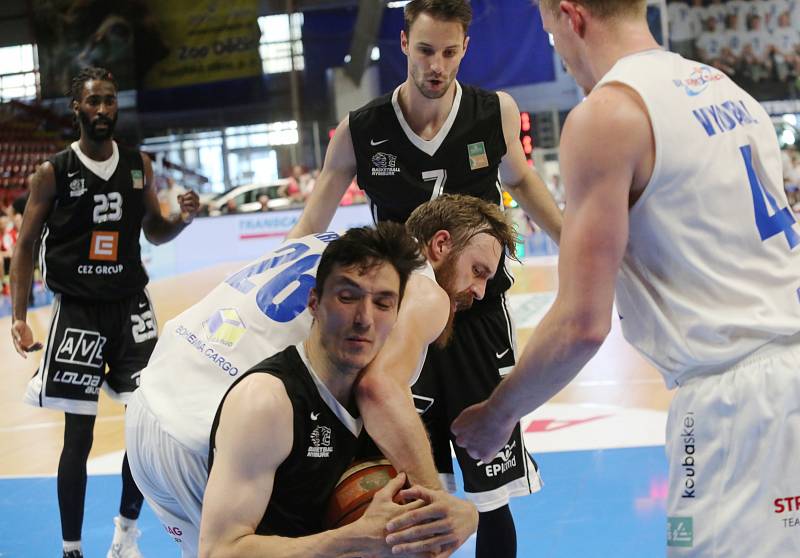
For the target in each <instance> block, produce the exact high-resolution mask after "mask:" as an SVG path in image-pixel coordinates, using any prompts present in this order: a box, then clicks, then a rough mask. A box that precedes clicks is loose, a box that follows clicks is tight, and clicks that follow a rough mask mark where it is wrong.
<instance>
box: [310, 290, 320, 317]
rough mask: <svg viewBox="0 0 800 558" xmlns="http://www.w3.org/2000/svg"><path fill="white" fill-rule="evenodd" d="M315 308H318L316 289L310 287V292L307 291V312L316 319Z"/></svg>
mask: <svg viewBox="0 0 800 558" xmlns="http://www.w3.org/2000/svg"><path fill="white" fill-rule="evenodd" d="M317 308H319V294H318V293H317V288H316V287H312V288H311V290H310V291H308V311H309V312H311V315H312V316H314V317H315V318H316V317H317Z"/></svg>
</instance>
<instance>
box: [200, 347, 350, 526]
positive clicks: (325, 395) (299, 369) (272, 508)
mask: <svg viewBox="0 0 800 558" xmlns="http://www.w3.org/2000/svg"><path fill="white" fill-rule="evenodd" d="M250 374H271V375H273V376H275V377H276V378H278V379H280V380H281V381H282V382H283V385H284V387H285V388H286V393H287V394H288V395H289V399H290V401H291V402H292V411H293V424H294V426H293V430H294V435H293V442H292V450H291V452H290V453H289V456H288V457H287V458H286V460H285V461H284V462H283V463H281V465H280V466H279V467H278V469H277V471H276V472H275V481H274V483H273V487H272V496H271V497H270V501H269V504H268V505H267V509H266V511H265V512H264V515H263V517H262V518H261V521H260V522H259V524H258V528H257V529H256V533H257V534H259V535H280V536H284V537H301V536H305V535H311V534H314V533H319V532H321V531H322V530H323V527H322V519H323V517H324V513H325V510H326V506H327V503H328V499H329V498H330V496H331V494H333V490H334V488H335V487H336V483H337V482H338V481H339V478H340V477H341V476H342V474H343V473H344V472H345V471H346V470H347V468H348V466H349V465H350V464H351V463H352V461H353V457H354V456H355V455H356V451H357V449H358V435H359V433H360V431H361V421H360V420H357V419H353V418H352V417H351V416H350V415H349V414H348V413H347V411H346V410H344V408H343V407H342V406H341V405H340V404H339V403H338V402H337V401H336V399H335V398H334V397H333V395H331V393H330V392H329V391H328V390H327V388H325V386H324V384H322V383H321V382H320V383H319V386H318V384H317V383H316V381H315V379H314V378H313V377H312V375H311V373H310V372H309V370H308V368H307V367H306V365H305V363H304V362H303V360H302V359H301V358H300V355H299V354H298V352H297V349H296V348H295V347H294V346H292V347H288V348H286V349H284V350H283V351H281V352H280V353H277V354H276V355H274V356H272V357H270V358H268V359H266V360H264V361H262V362H261V363H259V364H257V365H256V366H254V367H253V368H251V369H250V370H248V371H247V372H246V373H245V374H244V375H242V377H241V378H239V379H238V380H236V382H234V383H233V385H231V387H230V388H229V389H228V393H230V390H231V389H233V388H234V387H235V386H236V385H237V384H238V383H239V382H241V381H242V379H244V378H246V377H247V376H249V375H250ZM228 393H226V394H225V397H224V398H223V399H222V402H221V403H220V405H219V408H218V409H217V415H216V417H215V418H214V424H213V426H212V427H211V445H210V453H209V459H208V463H209V471H210V470H211V467H212V466H213V464H214V448H215V441H214V440H215V437H216V433H217V426H218V425H219V417H220V413H221V411H222V405H223V404H224V403H225V399H226V398H227V396H228ZM345 422H348V423H350V424H349V425H348V424H345ZM253 443H258V444H269V443H270V442H269V440H253Z"/></svg>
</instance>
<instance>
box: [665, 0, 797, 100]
mask: <svg viewBox="0 0 800 558" xmlns="http://www.w3.org/2000/svg"><path fill="white" fill-rule="evenodd" d="M668 10H669V29H670V48H671V49H672V50H673V51H675V52H678V53H679V54H681V55H682V56H684V57H686V58H692V59H695V60H700V61H702V62H705V63H706V64H709V65H711V66H714V67H716V68H719V69H720V70H722V71H724V72H725V73H727V74H728V75H729V76H731V77H733V78H734V79H735V80H737V81H750V82H752V83H755V84H758V83H762V82H765V81H775V82H779V83H782V84H785V85H786V87H787V88H788V89H789V94H790V96H792V97H795V96H796V95H797V91H798V89H800V85H799V84H798V76H800V31H798V29H799V28H800V0H728V1H727V2H723V1H722V0H710V2H709V1H705V0H674V1H672V2H670V3H669V7H668Z"/></svg>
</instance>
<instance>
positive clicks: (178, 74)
mask: <svg viewBox="0 0 800 558" xmlns="http://www.w3.org/2000/svg"><path fill="white" fill-rule="evenodd" d="M148 2H149V4H150V6H151V9H152V10H153V11H154V12H155V11H156V9H157V10H158V18H157V21H156V26H157V27H158V30H159V32H160V35H161V37H163V38H164V41H165V42H166V44H167V47H168V49H169V54H168V55H167V56H166V57H164V58H163V59H162V60H160V61H158V62H157V63H156V64H155V65H153V66H152V67H151V68H149V70H148V71H147V74H146V75H145V76H144V82H143V83H142V87H141V88H142V89H150V90H153V89H168V88H174V87H182V86H186V85H197V84H204V83H212V82H217V81H228V80H236V79H242V78H249V77H256V76H260V75H261V71H262V70H261V57H260V56H259V53H258V45H259V41H260V39H261V30H260V29H259V27H258V0H226V1H225V2H220V1H219V0H205V1H201V2H198V1H197V0H170V1H169V2H163V1H161V0H148Z"/></svg>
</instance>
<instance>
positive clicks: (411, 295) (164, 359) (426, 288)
mask: <svg viewBox="0 0 800 558" xmlns="http://www.w3.org/2000/svg"><path fill="white" fill-rule="evenodd" d="M406 227H407V230H408V231H409V233H410V234H411V235H412V236H413V237H414V238H416V239H417V240H418V241H419V242H420V246H421V248H422V251H423V252H424V254H425V255H426V257H427V260H428V262H429V265H428V266H427V267H426V268H425V269H424V270H423V271H422V272H416V273H414V274H413V275H412V276H411V278H410V279H409V281H408V284H407V286H406V292H405V297H404V300H403V304H402V306H401V308H400V313H399V318H398V322H397V324H396V325H395V327H394V329H393V330H392V334H391V336H390V337H389V341H388V342H387V344H386V345H385V346H384V348H383V350H382V351H381V352H380V353H379V354H378V356H377V357H376V358H375V360H373V362H372V363H371V365H370V367H369V368H374V369H375V370H378V371H381V372H382V373H383V371H386V373H390V372H391V373H403V374H406V376H407V377H409V378H413V379H416V377H417V375H418V373H419V370H420V368H421V366H422V363H423V361H424V358H425V353H426V351H427V346H428V344H430V343H431V342H433V341H437V340H441V339H442V337H446V336H447V335H448V334H449V333H450V331H451V330H452V318H453V314H454V312H455V310H456V308H458V307H460V306H466V305H469V304H470V303H471V301H472V300H473V299H481V298H482V297H483V295H484V292H485V289H486V283H487V281H488V280H489V279H490V278H491V277H492V276H494V274H495V273H496V271H497V264H498V261H499V257H500V253H501V252H502V251H505V250H510V249H511V248H512V247H513V246H514V242H515V239H516V234H515V232H514V230H513V228H512V226H511V225H510V224H509V222H508V221H507V220H506V218H505V216H504V214H503V212H502V210H500V208H499V207H497V206H495V205H493V204H491V203H489V202H485V201H483V200H480V199H478V198H474V197H471V196H470V197H467V196H461V195H447V196H443V197H441V198H437V199H436V200H433V201H431V202H428V203H426V204H423V205H422V206H420V207H419V208H417V210H415V212H414V213H412V216H411V217H409V220H408V222H407V223H406ZM335 237H336V235H335V234H333V233H327V234H321V235H309V236H306V237H302V238H299V239H292V240H287V241H286V242H284V243H283V244H282V245H281V246H279V247H278V248H277V249H275V250H274V251H273V252H271V253H270V254H267V255H266V256H265V257H263V258H260V259H259V260H256V261H254V262H252V263H251V264H249V265H247V266H245V267H244V268H242V269H241V270H239V271H238V272H236V273H234V274H233V275H231V276H230V277H228V279H226V280H225V281H224V282H223V283H222V284H220V285H219V286H217V287H216V288H215V289H214V290H212V291H211V293H209V294H208V295H207V296H206V297H205V298H204V299H203V300H201V301H200V302H199V303H198V304H196V305H195V306H193V307H191V308H189V309H188V310H186V311H185V312H183V313H182V314H180V315H178V316H177V317H176V318H174V319H172V320H171V321H169V322H167V324H166V325H165V326H164V328H163V331H162V335H161V338H160V339H159V342H158V344H157V345H156V348H155V350H154V352H153V356H152V358H151V359H150V363H149V364H148V366H147V368H145V369H144V370H143V371H142V374H141V386H140V390H139V391H140V393H139V395H137V396H136V397H133V398H132V399H131V401H130V402H129V404H128V412H127V416H126V438H127V439H126V443H127V448H128V455H129V461H130V463H131V471H132V472H133V477H134V479H135V480H136V483H137V484H138V486H139V487H140V489H141V490H142V492H143V494H144V495H145V498H146V499H147V500H148V502H149V503H150V505H151V507H152V508H153V509H154V510H155V512H156V515H158V516H159V518H160V519H161V521H162V523H163V524H164V527H165V529H166V530H167V531H168V532H169V533H170V535H172V536H173V538H174V539H175V540H176V541H177V542H178V543H179V544H180V545H181V547H182V549H183V552H184V556H194V555H196V552H197V537H198V528H199V525H200V508H201V503H202V500H203V494H204V491H205V485H206V481H207V478H208V475H207V464H208V453H209V436H210V433H211V427H212V422H213V419H214V414H215V412H216V410H217V408H218V406H219V403H220V401H221V400H222V397H223V395H224V394H225V392H226V390H227V389H228V388H229V387H230V385H231V384H232V383H233V382H234V381H235V380H236V379H237V378H238V377H239V376H240V375H241V374H243V373H244V372H245V371H247V370H248V369H249V368H250V367H252V366H253V365H255V364H257V363H258V362H260V361H261V360H263V359H264V358H265V357H268V356H271V355H273V354H275V353H277V352H279V351H281V350H283V349H284V348H286V347H288V346H290V345H295V344H297V343H299V342H300V341H302V340H303V339H305V338H306V336H307V335H308V331H309V328H310V327H311V321H312V319H311V315H310V314H309V312H308V311H306V303H307V300H308V293H309V291H310V289H311V287H313V286H314V281H315V279H314V277H315V274H316V268H317V264H318V262H319V259H320V256H321V254H322V251H323V250H324V247H325V245H326V244H327V242H329V241H330V240H332V239H333V238H335ZM440 285H441V287H440ZM398 368H400V369H402V371H401V372H397V369H398ZM405 369H408V371H407V372H405V371H404V370H405ZM411 383H413V380H412V382H411ZM406 389H407V390H408V388H406ZM408 397H409V398H410V397H411V395H410V391H408ZM365 426H366V429H367V431H370V424H369V422H368V421H365ZM400 427H401V426H398V428H400ZM148 432H149V434H143V433H148ZM153 439H158V440H159V442H158V443H153V442H152V440H153ZM375 442H376V444H377V445H378V447H380V446H381V440H380V439H375ZM419 451H423V450H422V449H420V450H419ZM409 476H411V475H410V474H409ZM536 480H538V477H537V479H536ZM435 492H436V494H437V496H438V504H437V505H439V506H440V507H441V508H442V509H446V510H448V515H450V517H451V518H452V520H453V521H452V525H453V527H452V528H451V529H449V531H451V532H452V533H454V534H455V536H456V538H457V539H458V541H459V544H460V543H461V542H463V540H464V539H465V538H466V537H467V536H469V535H470V534H471V533H472V531H474V529H473V526H474V527H476V525H474V523H475V517H473V513H474V511H475V508H474V507H473V506H472V505H471V504H467V503H466V502H463V501H461V500H459V499H457V498H454V497H452V496H449V495H446V494H445V493H444V492H441V491H435ZM406 526H407V525H405V524H402V525H401V527H406ZM409 542H410V539H409V538H408V533H405V534H403V533H398V534H397V535H396V541H395V543H396V544H399V545H401V546H402V545H403V544H406V543H409ZM407 548H408V547H403V549H404V550H403V551H406V550H405V549H407ZM412 550H414V551H417V550H418V549H417V547H412Z"/></svg>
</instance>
